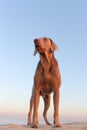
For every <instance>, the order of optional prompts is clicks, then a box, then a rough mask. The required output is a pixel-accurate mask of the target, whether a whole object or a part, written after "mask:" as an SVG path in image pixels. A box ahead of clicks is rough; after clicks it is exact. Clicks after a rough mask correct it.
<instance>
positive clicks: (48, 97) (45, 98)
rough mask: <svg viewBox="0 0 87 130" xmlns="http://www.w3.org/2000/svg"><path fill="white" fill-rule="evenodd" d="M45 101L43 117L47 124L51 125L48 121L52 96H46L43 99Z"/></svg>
mask: <svg viewBox="0 0 87 130" xmlns="http://www.w3.org/2000/svg"><path fill="white" fill-rule="evenodd" d="M43 99H44V112H43V117H44V120H45V122H46V124H47V125H51V123H49V121H48V119H47V111H48V109H49V106H50V95H45V96H44V97H43Z"/></svg>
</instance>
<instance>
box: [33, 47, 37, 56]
mask: <svg viewBox="0 0 87 130" xmlns="http://www.w3.org/2000/svg"><path fill="white" fill-rule="evenodd" d="M36 54H37V49H36V48H35V51H34V54H33V56H35V55H36Z"/></svg>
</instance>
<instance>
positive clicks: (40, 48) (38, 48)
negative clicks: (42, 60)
mask: <svg viewBox="0 0 87 130" xmlns="http://www.w3.org/2000/svg"><path fill="white" fill-rule="evenodd" d="M35 48H36V50H37V51H38V52H39V53H44V49H43V48H42V47H40V46H39V45H37V44H36V45H35Z"/></svg>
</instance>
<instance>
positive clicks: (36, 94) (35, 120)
mask: <svg viewBox="0 0 87 130" xmlns="http://www.w3.org/2000/svg"><path fill="white" fill-rule="evenodd" d="M39 99H40V93H39V91H38V90H35V91H34V113H33V124H32V128H37V127H38V106H39Z"/></svg>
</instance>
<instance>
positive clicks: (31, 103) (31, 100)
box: [27, 90, 34, 125]
mask: <svg viewBox="0 0 87 130" xmlns="http://www.w3.org/2000/svg"><path fill="white" fill-rule="evenodd" d="M33 107H34V96H33V90H32V96H31V99H30V110H29V113H28V123H27V125H31V124H32V111H33Z"/></svg>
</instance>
